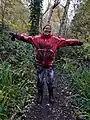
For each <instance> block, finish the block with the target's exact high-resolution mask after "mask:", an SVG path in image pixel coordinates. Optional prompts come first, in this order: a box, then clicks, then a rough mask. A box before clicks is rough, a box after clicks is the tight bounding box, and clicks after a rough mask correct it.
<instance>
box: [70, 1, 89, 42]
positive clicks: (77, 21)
mask: <svg viewBox="0 0 90 120" xmlns="http://www.w3.org/2000/svg"><path fill="white" fill-rule="evenodd" d="M71 30H72V33H73V36H74V37H76V38H80V39H83V40H84V41H87V42H89V40H90V0H87V1H86V2H83V3H82V4H81V5H80V7H79V8H78V9H77V11H76V14H75V16H74V18H73V21H72V23H71Z"/></svg>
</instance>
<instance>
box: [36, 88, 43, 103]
mask: <svg viewBox="0 0 90 120" xmlns="http://www.w3.org/2000/svg"><path fill="white" fill-rule="evenodd" d="M42 101H43V88H39V89H38V99H37V103H38V104H42Z"/></svg>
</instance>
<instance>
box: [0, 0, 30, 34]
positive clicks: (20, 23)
mask: <svg viewBox="0 0 90 120" xmlns="http://www.w3.org/2000/svg"><path fill="white" fill-rule="evenodd" d="M0 2H1V4H0V22H1V23H4V24H7V25H9V26H10V27H11V28H12V30H14V31H18V32H24V33H25V32H27V30H28V26H29V25H28V21H29V9H28V8H27V7H25V6H24V4H23V3H22V2H21V0H2V1H0Z"/></svg>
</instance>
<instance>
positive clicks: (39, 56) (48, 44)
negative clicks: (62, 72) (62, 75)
mask: <svg viewBox="0 0 90 120" xmlns="http://www.w3.org/2000/svg"><path fill="white" fill-rule="evenodd" d="M16 38H17V39H18V40H21V41H25V42H28V43H30V44H32V45H33V46H34V47H35V49H36V60H37V63H38V64H39V65H41V66H42V67H44V68H49V67H51V66H52V64H53V61H54V58H55V53H56V51H57V49H59V48H60V47H64V46H75V45H80V43H81V42H80V41H79V40H73V39H65V38H62V37H56V36H54V35H49V36H45V35H43V34H40V35H37V36H34V37H32V36H25V35H22V34H17V35H16Z"/></svg>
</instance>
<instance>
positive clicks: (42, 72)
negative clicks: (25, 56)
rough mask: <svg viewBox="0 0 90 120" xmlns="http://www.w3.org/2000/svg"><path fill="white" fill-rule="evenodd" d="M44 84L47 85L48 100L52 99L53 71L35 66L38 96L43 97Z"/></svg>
mask: <svg viewBox="0 0 90 120" xmlns="http://www.w3.org/2000/svg"><path fill="white" fill-rule="evenodd" d="M44 82H46V83H47V86H48V92H49V98H50V97H51V96H52V97H53V82H54V70H53V68H52V67H50V68H48V69H47V68H43V67H41V66H39V65H38V66H37V88H38V95H39V96H42V97H43V86H44Z"/></svg>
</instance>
